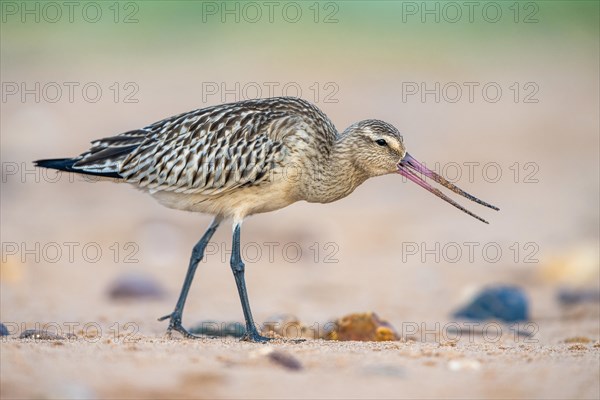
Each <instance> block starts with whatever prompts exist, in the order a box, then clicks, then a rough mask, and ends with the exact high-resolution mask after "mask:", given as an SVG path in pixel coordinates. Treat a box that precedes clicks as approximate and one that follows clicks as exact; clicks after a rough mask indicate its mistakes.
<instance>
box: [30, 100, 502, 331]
mask: <svg viewBox="0 0 600 400" xmlns="http://www.w3.org/2000/svg"><path fill="white" fill-rule="evenodd" d="M36 165H37V166H40V167H45V168H53V169H57V170H61V171H68V172H75V173H79V174H87V175H96V176H100V177H107V178H116V179H118V180H121V181H123V182H127V183H130V184H132V185H134V186H135V187H137V188H138V189H140V190H143V191H145V192H147V193H149V194H150V195H152V196H153V197H155V198H156V199H157V200H158V201H159V202H160V203H162V204H163V205H165V206H167V207H170V208H175V209H179V210H187V211H195V212H202V213H206V214H211V215H213V216H214V219H213V221H212V222H211V224H210V226H209V228H208V230H207V231H206V233H205V234H204V235H203V236H202V238H201V239H200V241H198V243H197V244H196V245H195V246H194V248H193V250H192V256H191V259H190V263H189V266H188V270H187V273H186V277H185V280H184V283H183V288H182V289H181V293H180V295H179V300H178V301H177V304H176V306H175V310H174V311H173V312H172V313H170V314H169V315H166V316H164V317H162V318H160V320H165V319H169V327H168V329H167V332H168V334H171V332H172V331H177V332H180V333H181V334H182V335H184V336H185V337H196V336H194V335H192V334H191V333H189V332H188V331H187V330H186V329H185V328H184V327H183V326H182V323H181V319H182V313H183V307H184V305H185V301H186V298H187V295H188V291H189V289H190V285H191V283H192V280H193V278H194V273H195V272H196V267H197V266H198V263H199V262H200V260H201V259H202V257H203V256H204V250H205V248H206V245H207V244H208V242H209V241H210V239H211V237H212V235H213V234H214V233H215V231H216V230H217V228H218V227H219V224H220V223H221V221H223V220H224V219H232V221H233V249H232V254H231V263H230V264H231V269H232V271H233V275H234V277H235V282H236V285H237V289H238V292H239V296H240V300H241V302H242V310H243V312H244V317H245V321H246V333H245V336H244V338H243V339H245V340H249V341H256V342H264V341H266V340H268V339H267V338H265V337H263V336H261V335H260V334H259V333H258V330H257V329H256V326H255V324H254V320H253V318H252V313H251V312H250V304H249V302H248V294H247V291H246V284H245V281H244V262H243V261H242V258H241V255H240V229H241V225H242V221H243V220H244V218H246V217H248V216H250V215H253V214H258V213H264V212H268V211H273V210H278V209H280V208H283V207H286V206H288V205H290V204H292V203H294V202H296V201H300V200H304V201H307V202H310V203H329V202H332V201H336V200H339V199H341V198H343V197H346V196H348V195H349V194H350V193H352V191H354V189H356V188H357V187H358V186H359V185H360V184H361V183H363V182H364V181H365V180H367V179H369V178H372V177H375V176H379V175H386V174H396V173H397V174H400V175H402V176H404V177H406V178H407V179H409V180H411V181H413V182H415V183H416V184H418V185H420V186H422V187H423V188H425V189H427V190H428V191H430V192H431V193H434V194H435V195H436V196H438V197H440V198H442V199H444V200H445V201H447V202H448V203H450V204H452V205H453V206H455V207H456V208H458V209H460V210H462V211H464V212H465V213H467V214H469V215H471V216H472V217H475V218H477V219H478V220H480V221H482V222H486V221H485V220H483V219H482V218H480V217H478V216H477V215H475V214H473V213H471V212H470V211H468V210H466V209H465V208H463V207H462V206H461V205H459V204H458V203H456V202H454V201H453V200H452V199H450V198H449V197H447V196H446V195H445V194H443V193H442V192H441V191H440V190H439V189H437V188H433V187H432V186H431V185H429V184H428V183H427V182H426V181H425V179H423V177H427V178H430V179H432V180H433V181H435V182H438V183H440V184H441V185H442V186H444V187H446V188H448V189H450V190H451V191H453V192H455V193H457V194H459V195H461V196H463V197H466V198H467V199H469V200H472V201H474V202H476V203H479V204H481V205H483V206H486V207H489V208H492V209H494V210H498V208H497V207H495V206H492V205H491V204H488V203H486V202H483V201H481V200H479V199H477V198H476V197H474V196H472V195H470V194H468V193H466V192H464V191H462V190H461V189H459V188H458V187H456V186H455V185H453V184H452V183H450V182H448V181H447V180H446V179H444V178H443V177H441V176H440V175H438V174H436V173H435V172H433V171H431V170H429V169H428V168H426V167H425V166H424V165H423V164H421V163H419V162H418V161H417V160H415V159H414V158H413V157H412V156H410V155H409V154H408V153H407V152H406V148H405V146H404V140H403V138H402V135H400V132H398V130H397V129H396V128H394V127H393V126H392V125H390V124H388V123H386V122H383V121H379V120H364V121H360V122H357V123H355V124H354V125H351V126H350V127H349V128H347V129H346V130H345V131H344V132H342V133H338V131H337V130H336V129H335V126H334V125H333V123H332V122H331V120H330V119H329V118H327V116H326V115H325V114H324V113H323V112H322V111H321V110H319V109H318V108H317V107H315V106H314V105H312V104H310V103H309V102H307V101H304V100H301V99H298V98H293V97H277V98H268V99H258V100H247V101H240V102H237V103H231V104H223V105H218V106H214V107H208V108H203V109H199V110H194V111H191V112H187V113H184V114H179V115H176V116H173V117H169V118H166V119H163V120H162V121H159V122H156V123H154V124H151V125H148V126H147V127H145V128H142V129H136V130H133V131H129V132H125V133H122V134H120V135H117V136H112V137H108V138H105V139H99V140H96V141H94V142H92V146H91V148H90V149H89V150H88V151H86V152H84V153H82V154H81V155H79V156H77V157H74V158H61V159H51V160H39V161H36ZM486 223H487V222H486Z"/></svg>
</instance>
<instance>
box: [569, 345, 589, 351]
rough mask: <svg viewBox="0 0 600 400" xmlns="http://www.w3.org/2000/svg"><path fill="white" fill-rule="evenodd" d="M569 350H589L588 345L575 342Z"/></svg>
mask: <svg viewBox="0 0 600 400" xmlns="http://www.w3.org/2000/svg"><path fill="white" fill-rule="evenodd" d="M569 350H573V351H580V350H587V347H586V346H584V345H582V344H574V345H572V346H569Z"/></svg>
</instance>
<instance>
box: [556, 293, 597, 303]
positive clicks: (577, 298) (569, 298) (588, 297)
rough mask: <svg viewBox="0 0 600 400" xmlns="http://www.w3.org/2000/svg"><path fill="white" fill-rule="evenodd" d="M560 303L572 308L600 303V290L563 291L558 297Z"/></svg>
mask: <svg viewBox="0 0 600 400" xmlns="http://www.w3.org/2000/svg"><path fill="white" fill-rule="evenodd" d="M556 297H557V299H558V301H559V303H561V304H563V305H565V306H572V305H575V304H581V303H598V302H600V290H598V289H587V290H586V289H561V290H560V291H559V292H558V294H557V295H556Z"/></svg>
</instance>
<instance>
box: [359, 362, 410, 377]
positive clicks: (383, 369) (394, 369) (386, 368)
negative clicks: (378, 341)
mask: <svg viewBox="0 0 600 400" xmlns="http://www.w3.org/2000/svg"><path fill="white" fill-rule="evenodd" d="M363 372H365V373H366V374H368V375H378V376H389V377H398V378H403V377H404V375H405V373H404V369H403V368H401V367H399V366H396V365H391V364H383V365H369V366H367V367H365V368H363Z"/></svg>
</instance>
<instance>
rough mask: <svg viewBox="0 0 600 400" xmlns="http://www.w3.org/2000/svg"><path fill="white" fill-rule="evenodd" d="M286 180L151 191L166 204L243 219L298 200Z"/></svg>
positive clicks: (180, 208) (176, 207)
mask: <svg viewBox="0 0 600 400" xmlns="http://www.w3.org/2000/svg"><path fill="white" fill-rule="evenodd" d="M287 189H289V188H288V187H287V185H286V184H285V182H284V181H279V182H278V183H267V184H264V185H261V186H258V187H256V186H249V187H245V188H238V189H233V190H231V191H230V192H228V193H225V194H219V195H213V196H206V195H201V194H193V193H192V194H184V193H175V192H169V191H159V192H155V193H151V195H152V196H153V197H154V198H156V199H157V200H158V201H159V202H160V203H161V204H162V205H164V206H166V207H169V208H174V209H177V210H185V211H193V212H201V213H206V214H211V215H220V216H223V217H225V218H229V217H231V218H234V219H243V218H244V217H246V216H248V215H252V214H258V213H264V212H269V211H274V210H279V209H280V208H283V207H286V206H288V205H290V204H292V203H294V202H295V201H297V200H296V199H294V197H293V196H292V195H290V194H289V191H288V190H287Z"/></svg>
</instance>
